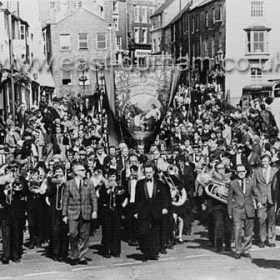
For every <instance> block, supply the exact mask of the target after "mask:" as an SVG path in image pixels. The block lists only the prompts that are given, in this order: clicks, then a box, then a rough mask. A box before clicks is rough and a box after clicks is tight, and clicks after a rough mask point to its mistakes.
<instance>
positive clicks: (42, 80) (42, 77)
mask: <svg viewBox="0 0 280 280" xmlns="http://www.w3.org/2000/svg"><path fill="white" fill-rule="evenodd" d="M38 83H39V84H40V85H41V86H44V87H52V88H55V84H54V80H53V76H52V73H51V72H50V71H46V70H43V71H41V72H39V73H38Z"/></svg>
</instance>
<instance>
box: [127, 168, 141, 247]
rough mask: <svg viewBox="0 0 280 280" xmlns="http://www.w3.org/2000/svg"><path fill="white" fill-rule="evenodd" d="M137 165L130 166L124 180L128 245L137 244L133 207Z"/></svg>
mask: <svg viewBox="0 0 280 280" xmlns="http://www.w3.org/2000/svg"><path fill="white" fill-rule="evenodd" d="M138 170H139V168H138V166H137V165H132V166H130V176H129V178H128V179H126V180H125V182H124V189H125V196H126V198H125V201H124V205H125V206H126V208H125V212H126V225H127V237H128V245H129V246H137V245H138V243H137V220H136V219H135V217H134V214H135V212H136V209H135V194H136V184H137V180H138Z"/></svg>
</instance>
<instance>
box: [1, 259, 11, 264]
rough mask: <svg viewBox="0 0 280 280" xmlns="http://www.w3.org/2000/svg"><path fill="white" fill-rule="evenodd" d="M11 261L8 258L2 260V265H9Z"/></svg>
mask: <svg viewBox="0 0 280 280" xmlns="http://www.w3.org/2000/svg"><path fill="white" fill-rule="evenodd" d="M9 262H10V261H9V259H7V258H3V259H2V264H9Z"/></svg>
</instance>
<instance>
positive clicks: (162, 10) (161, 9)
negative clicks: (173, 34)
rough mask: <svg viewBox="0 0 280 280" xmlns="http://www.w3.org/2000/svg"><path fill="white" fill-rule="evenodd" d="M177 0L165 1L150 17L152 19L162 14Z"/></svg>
mask: <svg viewBox="0 0 280 280" xmlns="http://www.w3.org/2000/svg"><path fill="white" fill-rule="evenodd" d="M173 1H177V0H166V1H165V2H164V3H163V4H161V5H160V6H159V8H158V9H157V10H156V11H155V12H154V13H153V14H152V15H151V18H152V17H155V16H158V15H160V14H162V13H163V12H164V10H165V9H166V8H167V7H168V6H169V5H170V4H171V3H172V2H173Z"/></svg>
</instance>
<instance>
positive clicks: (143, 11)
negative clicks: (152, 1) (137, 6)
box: [141, 6, 148, 23]
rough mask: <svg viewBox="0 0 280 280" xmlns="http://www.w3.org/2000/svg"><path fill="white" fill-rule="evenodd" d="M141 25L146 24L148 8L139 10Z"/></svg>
mask: <svg viewBox="0 0 280 280" xmlns="http://www.w3.org/2000/svg"><path fill="white" fill-rule="evenodd" d="M141 17H142V23H148V7H145V6H144V7H142V8H141Z"/></svg>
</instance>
